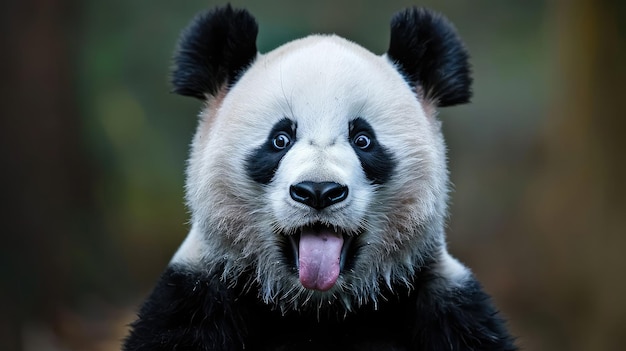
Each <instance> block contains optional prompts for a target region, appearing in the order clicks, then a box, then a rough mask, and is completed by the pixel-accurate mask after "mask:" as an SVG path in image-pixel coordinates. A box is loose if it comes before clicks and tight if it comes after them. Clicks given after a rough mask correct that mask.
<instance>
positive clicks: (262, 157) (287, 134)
mask: <svg viewBox="0 0 626 351" xmlns="http://www.w3.org/2000/svg"><path fill="white" fill-rule="evenodd" d="M295 142H296V122H294V121H292V120H290V119H288V118H283V119H281V120H280V121H278V122H277V123H276V124H274V127H272V130H271V131H270V133H269V135H268V136H267V139H266V140H265V142H264V143H263V144H261V145H260V146H259V147H257V148H256V149H254V150H253V151H252V152H251V153H250V155H249V156H248V158H247V160H246V171H247V172H248V176H250V178H252V179H253V180H254V181H255V182H258V183H261V184H268V183H269V182H270V181H271V180H272V178H274V173H276V169H278V165H279V164H280V160H281V159H282V158H283V156H285V154H286V153H287V151H289V149H291V147H292V146H293V144H294V143H295Z"/></svg>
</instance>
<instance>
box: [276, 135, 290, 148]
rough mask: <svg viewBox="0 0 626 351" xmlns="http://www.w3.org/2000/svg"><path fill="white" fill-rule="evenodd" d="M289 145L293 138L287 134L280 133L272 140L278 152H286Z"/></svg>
mask: <svg viewBox="0 0 626 351" xmlns="http://www.w3.org/2000/svg"><path fill="white" fill-rule="evenodd" d="M289 144H291V138H290V137H289V135H287V134H286V133H279V134H277V135H276V136H275V137H274V139H272V146H273V147H274V149H276V150H284V149H286V148H287V147H288V146H289Z"/></svg>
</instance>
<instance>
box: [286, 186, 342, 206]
mask: <svg viewBox="0 0 626 351" xmlns="http://www.w3.org/2000/svg"><path fill="white" fill-rule="evenodd" d="M289 195H290V196H291V198H292V199H293V200H294V201H297V202H300V203H303V204H305V205H307V206H309V207H312V208H314V209H316V210H322V209H324V208H326V207H328V206H330V205H334V204H336V203H339V202H341V201H343V200H345V199H346V198H347V197H348V187H347V186H345V185H341V184H339V183H335V182H311V181H304V182H300V183H297V184H294V185H292V186H291V187H289Z"/></svg>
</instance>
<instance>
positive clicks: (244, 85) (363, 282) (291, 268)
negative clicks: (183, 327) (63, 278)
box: [173, 6, 471, 309]
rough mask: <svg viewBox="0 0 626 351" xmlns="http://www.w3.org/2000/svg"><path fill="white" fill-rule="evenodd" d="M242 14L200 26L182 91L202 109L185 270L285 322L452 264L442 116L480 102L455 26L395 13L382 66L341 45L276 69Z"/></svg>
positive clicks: (188, 47)
mask: <svg viewBox="0 0 626 351" xmlns="http://www.w3.org/2000/svg"><path fill="white" fill-rule="evenodd" d="M256 35H257V24H256V22H255V20H254V18H253V17H252V16H250V14H249V13H248V12H246V11H243V10H234V9H232V8H231V7H230V6H226V7H223V8H218V9H214V10H212V11H209V12H206V13H204V14H201V15H199V16H198V17H197V18H196V19H195V20H194V21H193V22H192V24H191V25H190V26H189V27H188V28H187V29H186V30H185V32H184V33H183V35H182V37H181V41H180V43H179V48H178V51H177V54H176V57H175V69H174V72H173V84H174V90H175V92H177V93H179V94H182V95H187V96H193V97H196V98H199V99H202V100H204V101H205V107H204V109H203V111H202V112H201V115H200V122H199V126H198V129H197V132H196V135H195V138H194V141H193V144H192V152H191V157H190V160H189V166H188V171H187V185H186V191H187V201H188V206H189V208H190V210H191V215H192V229H191V233H190V235H189V236H188V238H187V240H186V241H185V243H184V244H183V246H182V247H181V248H180V250H179V251H178V252H177V254H176V256H175V257H174V259H173V263H175V264H182V265H188V266H192V267H195V268H196V269H201V270H207V271H211V272H214V273H217V274H220V276H221V278H222V279H224V280H225V281H227V282H229V283H231V284H233V285H235V284H242V285H244V286H246V287H247V289H250V290H257V291H258V293H259V296H260V297H261V298H263V299H264V300H265V301H266V302H268V303H274V304H276V305H277V306H279V307H280V308H283V309H285V308H295V309H302V308H306V307H307V306H318V305H321V304H324V303H326V302H335V301H339V302H340V303H341V304H342V305H343V306H345V307H346V308H347V309H350V308H351V307H353V306H355V305H359V304H363V303H367V302H369V301H376V300H377V299H378V298H379V295H380V293H381V289H382V288H383V287H384V286H390V287H393V286H394V285H395V284H403V285H405V284H406V285H409V284H411V277H412V276H413V275H414V273H415V272H416V271H417V270H419V269H420V267H422V266H423V265H425V264H427V263H428V262H431V261H432V260H433V259H435V258H436V256H437V255H438V254H440V253H441V252H442V250H443V251H445V241H444V232H443V227H444V219H445V216H446V201H447V191H448V176H447V169H446V157H445V146H444V142H443V138H442V136H441V131H440V124H439V122H438V121H437V119H436V116H435V113H436V112H435V108H436V107H438V106H448V105H455V104H459V103H464V102H467V101H468V100H469V97H470V84H471V79H470V76H469V67H468V63H467V53H466V51H465V49H464V46H463V44H462V43H461V41H460V40H459V38H458V36H457V35H456V33H455V30H454V28H453V27H452V26H451V24H450V23H449V22H448V21H447V20H445V19H444V18H443V17H441V16H439V15H437V14H433V13H432V12H429V11H427V10H424V9H408V10H406V11H404V12H401V13H398V14H397V15H396V16H395V17H394V18H393V20H392V24H391V42H390V46H389V50H388V51H387V53H385V54H383V55H380V56H379V55H375V54H373V53H371V52H370V51H367V50H365V49H364V48H362V47H360V46H358V45H356V44H354V43H352V42H349V41H347V40H345V39H342V38H340V37H337V36H333V35H313V36H309V37H306V38H304V39H300V40H296V41H293V42H290V43H287V44H285V45H283V46H281V47H279V48H278V49H275V50H273V51H271V52H269V53H267V54H259V53H258V52H257V49H256V44H255V41H256Z"/></svg>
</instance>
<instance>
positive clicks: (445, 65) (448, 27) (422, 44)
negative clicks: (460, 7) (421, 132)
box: [387, 8, 472, 106]
mask: <svg viewBox="0 0 626 351" xmlns="http://www.w3.org/2000/svg"><path fill="white" fill-rule="evenodd" d="M387 57H388V58H389V59H390V60H391V61H392V62H393V63H394V64H395V65H396V67H397V68H398V69H399V70H400V71H401V73H403V74H404V76H405V77H406V79H407V80H408V82H409V84H411V85H412V86H414V87H415V88H416V89H417V90H418V92H419V93H420V94H422V95H423V98H424V99H426V100H427V101H430V102H432V103H434V104H435V105H437V106H452V105H457V104H462V103H466V102H468V101H469V99H470V97H471V95H472V92H471V89H470V86H471V84H472V78H471V76H470V67H469V62H468V58H469V55H468V53H467V50H466V49H465V46H464V45H463V42H462V41H461V39H460V38H459V36H458V35H457V33H456V30H455V28H454V26H453V25H452V23H450V22H449V21H448V20H447V19H446V18H444V17H443V16H442V15H440V14H437V13H434V12H432V11H429V10H426V9H423V8H409V9H406V10H404V11H401V12H398V13H397V14H396V15H395V16H394V17H393V19H392V20H391V40H390V43H389V50H388V51H387Z"/></svg>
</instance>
